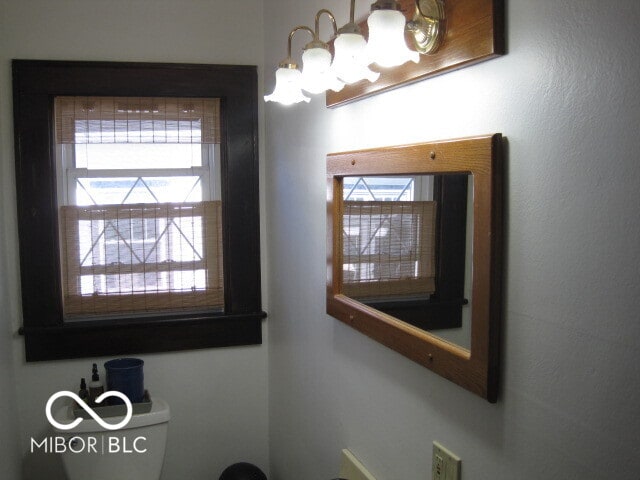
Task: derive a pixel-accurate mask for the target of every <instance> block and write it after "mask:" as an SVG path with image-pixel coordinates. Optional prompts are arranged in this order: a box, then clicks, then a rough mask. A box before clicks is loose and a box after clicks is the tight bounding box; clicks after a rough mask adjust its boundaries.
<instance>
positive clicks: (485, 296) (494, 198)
mask: <svg viewBox="0 0 640 480" xmlns="http://www.w3.org/2000/svg"><path fill="white" fill-rule="evenodd" d="M446 173H466V174H471V175H473V248H472V272H473V273H472V284H471V285H472V287H471V291H472V296H471V298H472V299H473V300H472V302H471V319H472V320H471V350H470V351H469V350H467V349H465V348H462V347H460V346H458V345H455V344H453V343H450V342H448V341H446V340H444V339H442V338H440V337H438V336H436V335H434V334H431V333H429V332H427V331H424V330H421V329H419V328H417V327H414V326H412V325H410V324H408V323H406V322H403V321H401V320H398V319H397V318H395V317H392V316H390V315H387V314H385V313H383V312H381V311H379V310H376V309H374V308H372V307H369V306H367V305H365V304H363V303H360V302H359V301H357V300H354V299H352V298H349V297H347V296H345V295H343V294H342V268H343V266H342V264H343V262H342V252H343V250H342V214H343V211H344V202H343V199H342V198H343V193H342V186H343V178H344V177H350V176H363V175H421V174H427V175H428V174H446ZM327 219H328V223H327V313H328V314H329V315H332V316H333V317H335V318H337V319H338V320H340V321H342V322H344V323H346V324H347V325H349V326H351V327H353V328H355V329H356V330H358V331H360V332H361V333H364V334H365V335H367V336H369V337H371V338H372V339H374V340H376V341H378V342H380V343H382V344H383V345H386V346H387V347H389V348H391V349H393V350H395V351H397V352H399V353H401V354H402V355H404V356H406V357H408V358H410V359H411V360H413V361H415V362H417V363H419V364H420V365H423V366H425V367H427V368H428V369H430V370H432V371H434V372H435V373H437V374H439V375H441V376H443V377H445V378H447V379H449V380H451V381H452V382H454V383H457V384H458V385H460V386H462V387H464V388H466V389H467V390H470V391H471V392H473V393H475V394H477V395H480V396H481V397H483V398H485V399H486V400H488V401H489V402H492V403H494V402H496V400H497V393H498V373H499V372H498V361H499V338H500V321H501V320H500V317H501V308H502V305H501V304H502V299H501V283H502V282H501V277H502V135H501V134H499V133H496V134H493V135H486V136H480V137H473V138H463V139H454V140H444V141H438V142H430V143H420V144H414V145H402V146H395V147H384V148H375V149H368V150H359V151H352V152H341V153H332V154H329V155H328V156H327Z"/></svg>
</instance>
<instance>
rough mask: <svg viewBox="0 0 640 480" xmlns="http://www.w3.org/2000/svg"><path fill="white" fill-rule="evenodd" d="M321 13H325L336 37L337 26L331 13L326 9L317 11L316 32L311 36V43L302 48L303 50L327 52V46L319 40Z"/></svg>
mask: <svg viewBox="0 0 640 480" xmlns="http://www.w3.org/2000/svg"><path fill="white" fill-rule="evenodd" d="M323 13H325V14H326V15H327V16H328V17H329V20H331V26H332V27H333V35H334V36H337V35H338V25H337V24H336V17H334V15H333V13H331V12H330V11H329V10H327V9H326V8H323V9H321V10H318V13H316V31H315V34H314V36H313V41H311V42H310V43H308V44H307V45H305V47H304V49H305V50H306V49H307V48H324V49H325V50H329V45H328V44H327V43H326V42H323V41H322V40H320V17H321V16H322V14H323Z"/></svg>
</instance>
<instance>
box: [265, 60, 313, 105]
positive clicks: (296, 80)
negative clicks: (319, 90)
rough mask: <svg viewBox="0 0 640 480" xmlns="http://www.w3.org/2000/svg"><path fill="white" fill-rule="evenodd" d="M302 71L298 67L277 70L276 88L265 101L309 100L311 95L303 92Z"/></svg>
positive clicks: (296, 101)
mask: <svg viewBox="0 0 640 480" xmlns="http://www.w3.org/2000/svg"><path fill="white" fill-rule="evenodd" d="M301 75H302V74H301V73H300V70H298V69H297V68H283V67H280V68H278V70H276V88H275V89H274V90H273V93H272V94H271V95H265V96H264V101H265V102H278V103H281V104H282V105H293V104H294V103H300V102H307V103H308V102H309V100H311V99H310V98H309V97H307V96H305V95H304V94H303V93H302V90H301V89H300V87H301V80H300V77H301Z"/></svg>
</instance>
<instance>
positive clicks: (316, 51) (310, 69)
mask: <svg viewBox="0 0 640 480" xmlns="http://www.w3.org/2000/svg"><path fill="white" fill-rule="evenodd" d="M301 78H302V88H303V89H304V90H306V91H307V92H309V93H322V92H326V91H327V90H329V89H331V90H333V91H334V92H339V91H340V90H342V89H343V88H344V83H342V82H341V81H340V80H338V78H337V77H336V74H335V73H334V71H333V69H332V68H331V53H330V52H329V50H327V49H325V48H321V47H317V48H308V49H306V50H305V51H304V53H303V54H302V77H301Z"/></svg>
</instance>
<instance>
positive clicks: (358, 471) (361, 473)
mask: <svg viewBox="0 0 640 480" xmlns="http://www.w3.org/2000/svg"><path fill="white" fill-rule="evenodd" d="M340 478H346V479H347V480H376V477H374V476H373V475H371V473H369V471H368V470H367V469H366V468H365V467H364V465H362V463H360V461H359V460H358V459H357V458H356V457H355V456H354V455H353V454H352V453H351V452H350V451H349V450H347V449H346V448H345V449H344V450H342V460H341V462H340Z"/></svg>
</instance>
